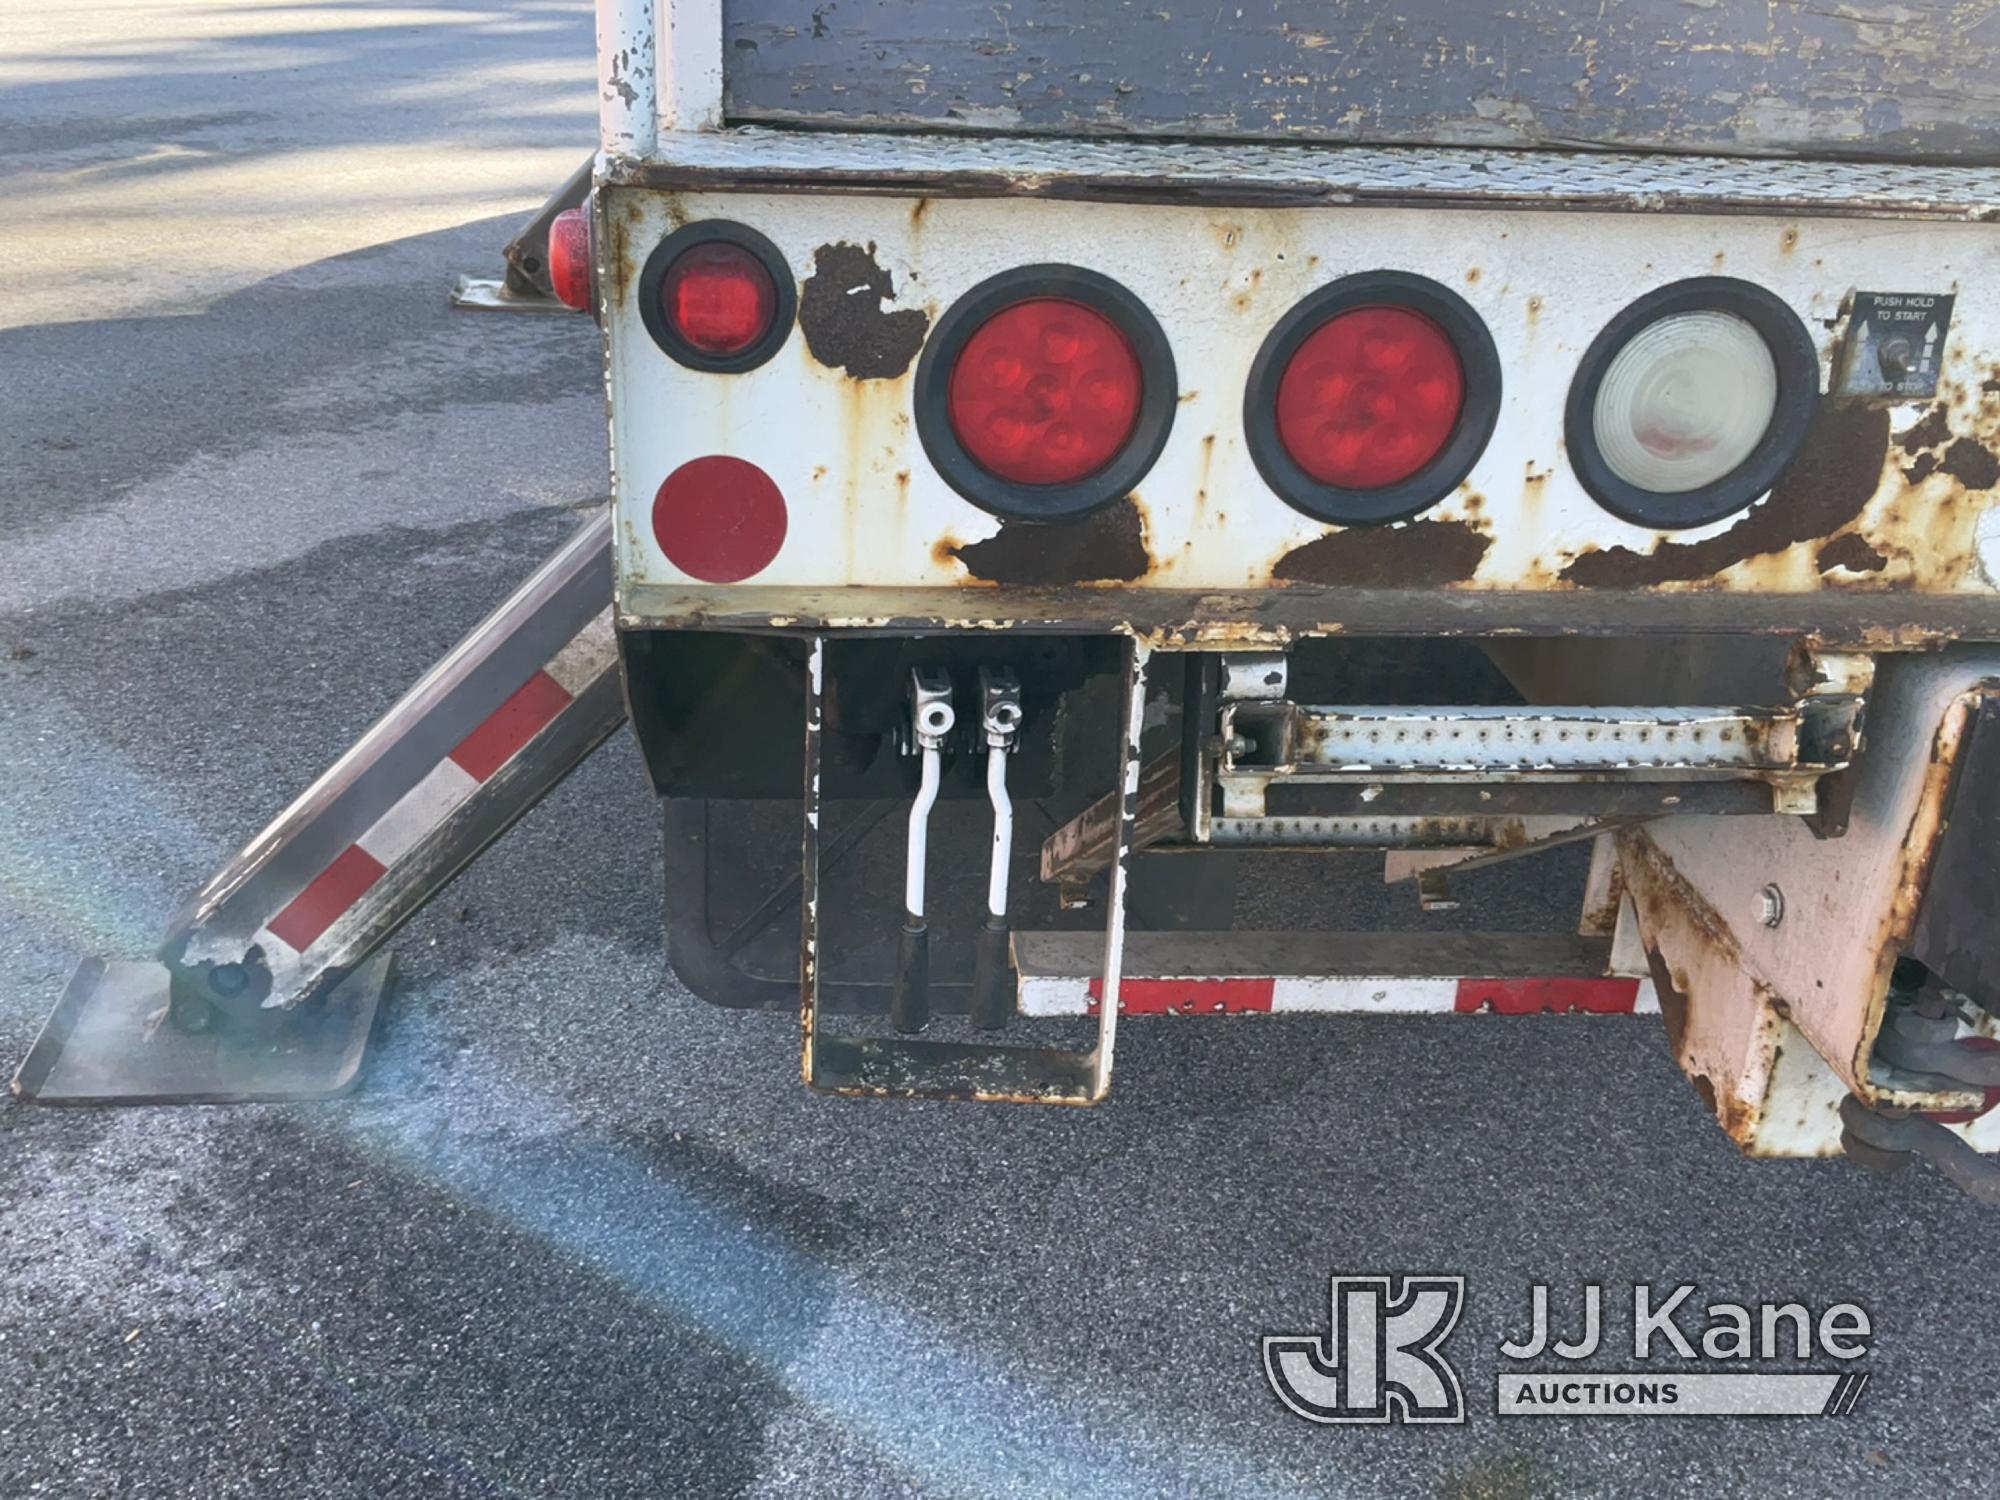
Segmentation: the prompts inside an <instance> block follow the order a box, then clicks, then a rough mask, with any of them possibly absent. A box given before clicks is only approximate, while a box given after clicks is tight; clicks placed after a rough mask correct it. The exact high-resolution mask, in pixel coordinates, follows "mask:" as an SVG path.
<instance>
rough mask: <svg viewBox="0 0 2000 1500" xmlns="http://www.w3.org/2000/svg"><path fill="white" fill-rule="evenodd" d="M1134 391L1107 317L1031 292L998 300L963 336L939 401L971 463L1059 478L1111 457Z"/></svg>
mask: <svg viewBox="0 0 2000 1500" xmlns="http://www.w3.org/2000/svg"><path fill="white" fill-rule="evenodd" d="M1144 395H1145V381H1144V378H1143V376H1142V375H1141V373H1140V369H1139V359H1138V356H1137V355H1136V354H1134V353H1133V351H1132V344H1131V341H1130V340H1129V339H1127V338H1126V336H1125V335H1124V333H1123V332H1122V331H1121V330H1120V329H1119V327H1118V325H1117V324H1115V323H1113V322H1112V321H1111V320H1110V319H1109V318H1107V317H1105V316H1104V314H1102V313H1100V312H1098V311H1097V310H1096V309H1094V308H1090V307H1086V306H1084V304H1082V303H1081V302H1072V301H1069V300H1068V299H1066V298H1060V297H1038V298H1034V299H1032V300H1029V301H1026V302H1017V303H1015V304H1014V305H1013V306H1011V307H1007V308H1002V309H1001V310H1000V311H999V312H997V313H995V314H994V315H993V316H992V317H990V318H988V319H987V320H986V322H985V323H983V324H982V325H980V327H979V329H978V330H977V331H976V332H975V333H974V334H973V335H972V336H971V337H970V338H969V339H967V340H966V342H965V347H964V349H963V350H961V351H960V353H959V356H958V361H957V363H956V364H955V365H953V366H952V371H951V384H950V387H949V390H948V393H947V396H946V403H945V404H946V410H947V414H948V416H949V417H950V420H951V428H952V431H953V433H954V434H956V436H957V438H958V441H959V443H960V445H961V446H963V447H964V449H965V451H966V453H967V454H968V455H970V457H971V458H972V460H973V461H974V462H975V463H977V464H978V465H979V466H980V467H981V468H983V469H985V470H987V471H988V472H989V473H992V474H995V475H997V476H999V477H1000V478H1002V479H1005V480H1009V481H1011V482H1013V483H1016V484H1069V483H1073V482H1074V481H1076V480H1079V479H1083V478H1085V477H1086V476H1088V475H1090V474H1093V473H1095V472H1096V471H1097V470H1099V469H1101V468H1103V467H1104V466H1105V465H1106V464H1107V463H1109V462H1111V460H1112V459H1113V458H1115V457H1117V456H1118V453H1119V451H1120V450H1121V449H1123V448H1124V447H1125V445H1126V443H1128V442H1129V441H1130V440H1131V437H1132V433H1133V429H1134V428H1136V427H1137V426H1138V422H1139V405H1140V401H1141V399H1142V398H1143V397H1144Z"/></svg>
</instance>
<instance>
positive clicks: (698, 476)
mask: <svg viewBox="0 0 2000 1500" xmlns="http://www.w3.org/2000/svg"><path fill="white" fill-rule="evenodd" d="M785 527H786V518H785V497H784V496H783V495H781V494H780V493H778V487H777V485H775V484H773V483H772V482H771V476H770V475H768V474H766V473H765V472H764V471H763V470H762V469H760V468H758V467H757V466H756V465H755V464H753V463H748V462H746V461H744V460H743V459H740V458H730V457H728V456H727V455H725V454H711V455H709V456H708V457H706V458H696V459H691V460H689V461H688V462H687V463H684V464H682V465H681V466H680V467H679V468H678V469H676V470H674V472H673V473H671V474H669V475H668V476H667V478H666V482H665V483H664V484H662V485H661V486H660V490H659V493H658V494H657V495H655V496H654V497H653V537H654V539H655V540H656V541H658V542H659V544H660V550H661V551H662V552H664V553H666V555H667V561H668V562H670V563H672V564H673V565H674V566H675V567H676V568H679V569H680V570H681V571H682V572H683V573H685V574H687V575H688V576H689V577H690V578H699V579H700V580H701V581H702V582H703V583H740V582H742V581H743V580H744V579H745V578H749V577H751V576H752V575H754V574H757V573H761V572H763V571H764V569H766V568H768V567H769V566H770V565H771V560H772V559H773V558H775V557H776V556H777V555H778V549H779V548H780V547H782V546H784V544H785Z"/></svg>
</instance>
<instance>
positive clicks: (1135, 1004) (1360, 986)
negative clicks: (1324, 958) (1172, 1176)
mask: <svg viewBox="0 0 2000 1500" xmlns="http://www.w3.org/2000/svg"><path fill="white" fill-rule="evenodd" d="M1102 992H1103V986H1102V985H1101V983H1100V982H1099V981H1098V980H1095V979H1087V980H1086V979H1071V978H1057V977H1053V976H1044V975H1032V974H1031V975H1024V976H1023V977H1022V979H1021V985H1020V1009H1021V1014H1022V1015H1026V1016H1088V1015H1095V1014H1096V1013H1097V1004H1098V998H1099V996H1100V995H1101V994H1102ZM1659 1008H1660V1002H1659V997H1658V996H1657V995H1656V994H1655V993H1654V990H1653V982H1652V980H1650V979H1629V978H1628V979H1621V978H1617V977H1615V976H1608V975H1607V976H1593V975H1586V974H1570V975H1551V976H1547V977H1542V978H1527V979H1449V978H1436V977H1412V976H1408V975H1401V976H1396V977H1385V978H1369V977H1365V976H1351V975H1344V974H1327V975H1292V976H1288V977H1285V978H1263V979H1257V978H1240V977H1233V978H1212V979H1199V978H1180V979H1145V978H1127V979H1124V980H1121V981H1120V983H1119V986H1118V1011H1119V1014H1120V1015H1128V1016H1227V1015H1253V1014H1254V1015H1268V1014H1284V1013H1287V1012H1298V1013H1304V1012H1315V1011H1317V1012H1330V1011H1339V1012H1347V1013H1354V1014H1363V1015H1367V1014H1373V1015H1385V1016H1422V1015H1473V1014H1477V1013H1479V1012H1481V1011H1489V1012H1491V1013H1493V1014H1495V1015H1503V1016H1528V1015H1553V1014H1562V1013H1577V1014H1586V1015H1605V1016H1610V1015H1651V1014H1657V1013H1658V1011H1659Z"/></svg>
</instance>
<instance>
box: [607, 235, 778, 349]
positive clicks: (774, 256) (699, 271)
mask: <svg viewBox="0 0 2000 1500" xmlns="http://www.w3.org/2000/svg"><path fill="white" fill-rule="evenodd" d="M635 300H636V301H637V302H638V304H639V316H640V317H641V318H642V319H643V320H644V322H645V324H646V331H647V332H648V333H650V334H651V335H652V336H653V342H654V343H656V344H658V345H659V346H660V348H661V349H662V350H663V351H664V352H665V353H666V354H667V355H668V357H670V358H671V359H673V360H674V361H676V362H677V363H679V364H683V365H685V366H687V367H688V368H689V369H690V370H704V371H707V372H709V373H711V374H716V375H737V374H741V373H742V372H744V371H746V370H754V369H756V368H757V367H758V366H759V365H761V364H763V363H764V362H765V361H766V360H768V359H770V357H771V356H772V355H774V354H776V353H777V352H778V350H779V349H780V348H782V347H783V346H784V342H785V339H786V337H787V336H788V335H789V334H790V332H791V328H792V318H793V315H794V313H795V312H796V311H797V309H798V288H797V286H796V284H795V283H794V282H793V280H792V272H791V267H790V266H789V265H787V264H786V262H785V258H784V256H782V255H781V254H779V253H778V247H777V246H776V245H774V244H772V243H771V242H770V241H769V240H768V239H766V238H764V236H763V235H761V234H759V233H758V232H757V231H756V230H754V229H752V228H750V227H749V226H748V225H745V224H734V223H731V222H730V221H728V220H727V219H703V220H701V221H699V222H697V223H693V224H685V225H682V226H681V227H680V228H679V229H676V230H675V231H674V232H673V233H672V234H670V235H668V236H667V237H666V238H665V239H664V240H662V241H660V243H659V244H658V245H656V246H654V247H653V253H652V254H651V255H649V256H647V257H646V264H645V267H644V268H643V269H642V270H641V271H640V272H639V286H638V292H637V295H636V298H635Z"/></svg>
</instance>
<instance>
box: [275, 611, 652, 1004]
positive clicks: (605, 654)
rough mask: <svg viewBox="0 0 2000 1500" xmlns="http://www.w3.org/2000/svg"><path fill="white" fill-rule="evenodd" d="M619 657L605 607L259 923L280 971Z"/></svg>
mask: <svg viewBox="0 0 2000 1500" xmlns="http://www.w3.org/2000/svg"><path fill="white" fill-rule="evenodd" d="M617 659H618V641H617V635H616V633H615V631H614V629H613V626H612V621H611V611H610V610H608V609H607V610H605V611H604V612H603V613H602V614H600V615H598V616H597V617H596V618H595V619H593V620H592V621H591V622H590V623H589V624H588V625H586V626H585V627H584V628H583V629H582V630H581V631H579V632H577V634H576V635H575V636H574V637H572V638H571V639H570V641H569V642H568V644H566V645H565V646H564V647H563V648H562V649H561V650H560V651H558V652H557V653H556V654H555V655H554V656H553V657H551V658H550V659H549V660H548V661H547V662H545V663H544V664H543V665H542V666H541V667H540V668H539V669H537V670H536V672H535V673H534V675H533V676H531V677H530V678H529V679H528V680H527V681H526V682H524V683H522V684H521V686H520V687H518V688H516V689H515V690H514V692H513V693H512V694H511V695H510V696H509V697H508V699H507V701H506V702H505V703H502V704H501V705H500V706H499V707H498V708H496V709H494V710H493V712H492V713H490V714H488V715H487V716H486V717H485V718H484V719H483V720H481V721H480V722H479V723H478V724H477V725H475V726H474V727H473V729H472V732H471V733H469V734H467V735H466V736H465V737H464V738H463V739H461V740H460V741H459V742H458V743H457V744H456V745H454V746H453V747H452V748H451V750H450V751H449V752H447V753H446V755H445V757H444V758H443V759H442V760H440V761H439V762H438V763H437V764H436V765H435V766H433V767H431V769H430V771H429V772H428V773H426V774H425V776H424V778H423V779H422V780H421V781H419V782H418V783H417V784H416V785H415V786H413V787H411V788H410V789H409V791H407V792H405V793H404V794H403V795H402V796H401V797H399V798H398V799H397V800H396V802H395V804H394V805H393V806H392V807H390V809H389V810H388V811H387V812H385V813H383V814H382V816H381V817H379V818H377V819H376V820H375V821H374V822H373V823H372V824H370V825H369V827H368V829H367V830H366V831H365V832H364V833H363V834H362V835H361V836H360V837H359V838H357V839H356V840H355V841H354V842H353V843H352V844H349V845H348V846H347V847H346V848H345V849H343V850H341V852H340V853H339V854H338V855H337V856H335V858H334V860H333V863H332V864H330V865H328V866H327V867H326V869H324V870H322V871H321V872H320V873H319V874H318V875H316V876H315V877H314V878H313V880H312V881H311V883H310V884H308V885H307V886H306V888H305V889H304V890H302V891H300V892H299V893H298V895H296V896H294V897H293V898H292V900H291V901H290V903H288V904H287V905H286V906H285V908H284V910H282V911H280V912H279V913H278V914H277V915H276V916H275V917H273V918H271V920H270V921H269V922H268V923H267V924H265V926H264V927H262V928H261V929H259V931H258V933H257V936H256V941H257V942H258V943H259V944H261V945H262V946H263V949H264V953H265V955H266V958H267V960H268V961H269V962H270V963H271V966H272V968H273V969H277V968H281V967H284V966H286V965H288V964H290V963H295V962H297V955H299V954H302V953H304V952H306V951H307V950H308V949H310V948H311V947H312V946H313V944H315V943H317V942H318V941H319V940H320V939H321V938H323V937H324V936H325V935H326V933H327V932H328V931H329V930H330V929H331V928H332V927H333V925H334V923H336V922H338V921H339V920H340V919H341V918H342V917H343V916H345V915H346V914H347V913H348V912H349V911H351V910H352V909H353V907H354V904H355V902H357V901H359V900H360V899H361V898H362V896H364V895H365V894H367V892H368V891H369V890H370V889H372V888H373V887H374V885H375V884H376V882H377V881H379V880H381V878H382V877H383V876H384V875H386V874H388V872H389V870H390V868H391V867H392V866H393V865H394V864H395V863H396V862H397V861H398V860H400V859H402V858H403V857H404V856H405V855H406V854H408V853H409V852H410V850H412V849H413V848H415V847H416V846H417V844H418V843H420V842H421V841H422V840H423V839H424V837H425V836H426V835H427V834H429V833H431V832H432V831H433V830H434V829H436V828H437V827H439V826H440V825H441V824H442V823H443V822H444V821H445V819H446V818H448V817H450V816H451V814H452V813H454V812H456V811H457V810H458V809H459V807H461V806H462V805H463V804H464V803H465V801H466V800H467V799H468V798H469V797H471V796H472V794H473V793H474V792H476V791H478V790H479V788H480V787H481V786H482V785H484V784H485V783H486V782H487V781H489V780H491V779H492V778H493V776H494V774H495V773H496V772H498V771H499V770H500V768H501V767H502V766H505V765H506V764H507V763H508V762H509V761H511V760H512V759H513V758H514V757H515V756H516V755H519V754H520V753H521V751H522V750H523V749H525V748H526V747H527V745H528V744H529V742H530V741H532V740H533V739H534V738H535V736H536V735H538V734H540V733H541V732H542V731H543V730H544V729H546V728H548V726H549V725H550V724H552V723H554V722H555V720H556V718H557V716H559V715H560V714H561V713H562V711H563V710H564V709H566V708H568V707H569V706H570V704H571V703H573V702H575V701H576V698H577V696H578V695H579V694H580V693H582V692H583V690H584V689H585V688H587V687H589V686H590V684H591V683H593V682H595V681H596V680H597V679H598V678H599V677H602V676H603V675H604V674H605V673H606V672H608V671H610V670H611V668H612V666H613V665H614V664H615V663H616V661H617Z"/></svg>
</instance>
